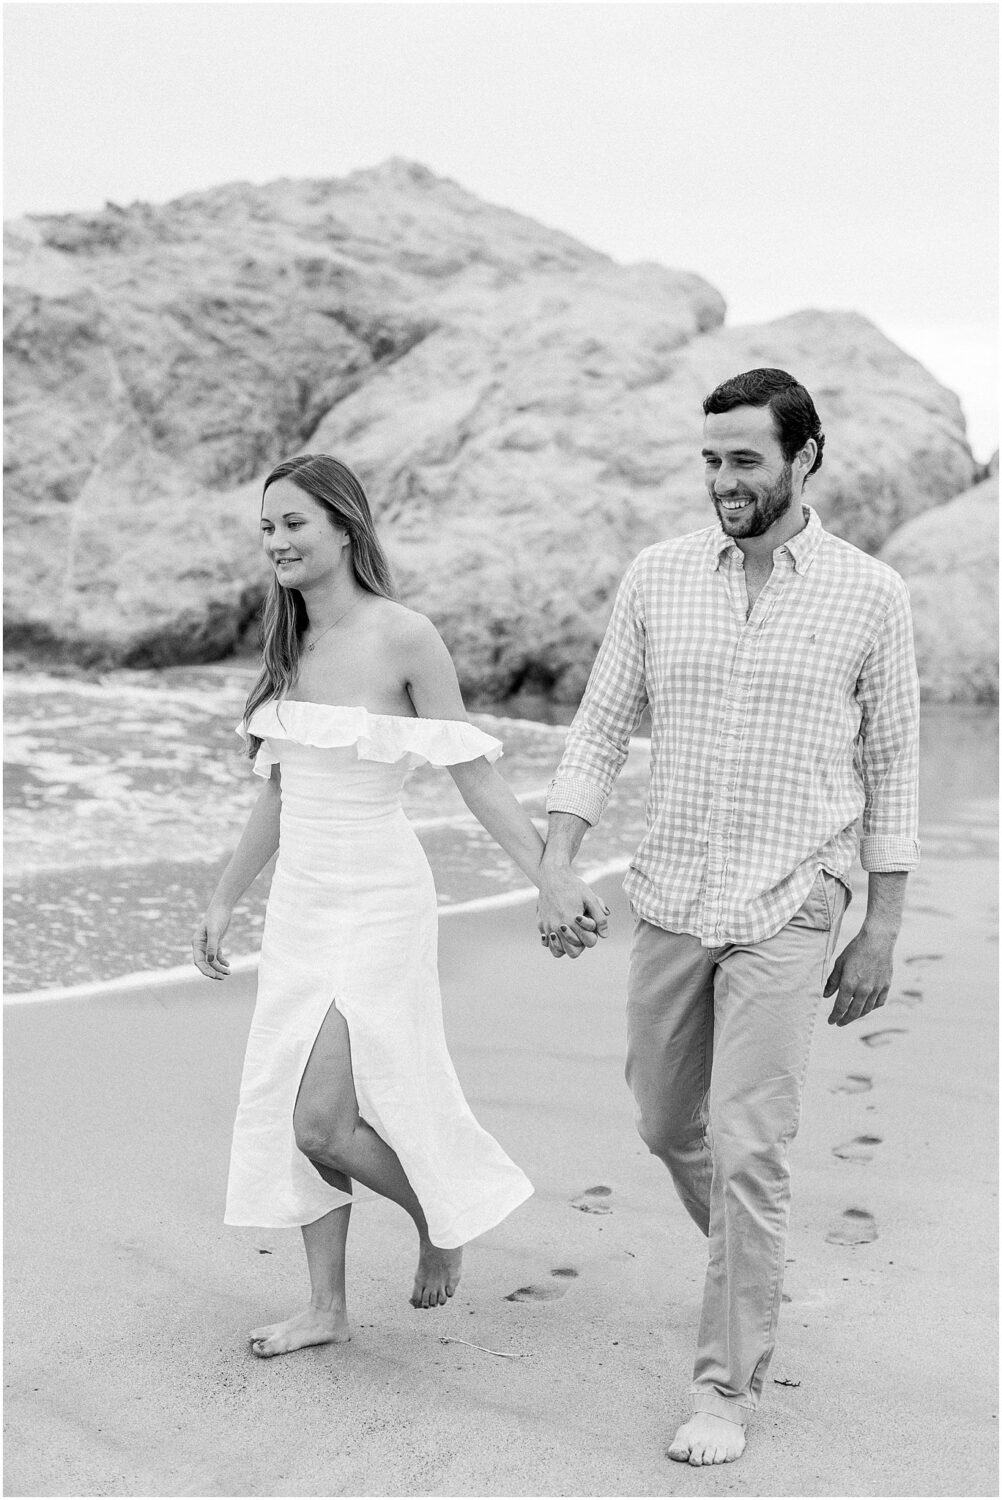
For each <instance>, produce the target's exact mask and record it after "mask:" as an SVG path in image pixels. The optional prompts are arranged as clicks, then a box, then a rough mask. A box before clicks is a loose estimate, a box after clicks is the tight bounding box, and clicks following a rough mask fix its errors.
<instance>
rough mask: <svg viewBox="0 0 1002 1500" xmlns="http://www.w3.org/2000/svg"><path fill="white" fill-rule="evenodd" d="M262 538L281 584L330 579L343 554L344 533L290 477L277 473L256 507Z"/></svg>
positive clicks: (306, 586) (311, 583) (315, 583)
mask: <svg viewBox="0 0 1002 1500" xmlns="http://www.w3.org/2000/svg"><path fill="white" fill-rule="evenodd" d="M261 544H262V546H263V547H264V550H265V554H266V556H267V557H268V558H269V560H270V562H271V565H272V567H273V568H274V569H275V577H276V578H277V579H278V581H279V583H280V584H281V585H282V587H283V588H288V589H309V588H316V587H322V586H323V585H324V584H325V583H330V582H333V580H334V578H335V577H336V575H337V571H338V569H339V568H341V567H343V565H344V562H345V561H346V558H345V556H344V552H345V548H346V547H347V545H348V533H347V531H346V530H345V528H344V527H343V526H338V525H337V523H336V522H335V521H333V520H332V519H331V513H330V511H329V510H328V509H327V507H326V506H325V505H321V503H320V501H319V500H314V498H313V496H312V495H308V494H307V493H306V491H305V490H301V489H300V488H299V486H298V485H296V484H293V482H292V480H291V479H276V480H275V482H274V484H270V485H269V486H268V488H267V490H266V491H265V496H264V504H263V505H262V507H261Z"/></svg>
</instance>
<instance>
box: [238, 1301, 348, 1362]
mask: <svg viewBox="0 0 1002 1500" xmlns="http://www.w3.org/2000/svg"><path fill="white" fill-rule="evenodd" d="M248 1337H249V1338H250V1346H251V1353H252V1354H256V1355H257V1357H258V1359H271V1358H272V1357H273V1356H274V1355H276V1354H291V1353H292V1351H293V1349H305V1348H307V1347H308V1346H309V1345H310V1344H346V1343H347V1342H348V1340H349V1339H350V1338H351V1333H350V1332H349V1329H348V1319H347V1316H346V1314H345V1311H344V1308H336V1307H335V1308H331V1309H330V1311H327V1312H321V1311H320V1310H319V1309H318V1308H315V1307H308V1308H307V1309H306V1311H305V1312H301V1313H296V1315H295V1316H294V1317H292V1318H287V1319H286V1321H285V1322H284V1323H269V1324H268V1325H267V1327H265V1328H255V1329H254V1330H253V1331H252V1332H251V1333H250V1334H249V1335H248Z"/></svg>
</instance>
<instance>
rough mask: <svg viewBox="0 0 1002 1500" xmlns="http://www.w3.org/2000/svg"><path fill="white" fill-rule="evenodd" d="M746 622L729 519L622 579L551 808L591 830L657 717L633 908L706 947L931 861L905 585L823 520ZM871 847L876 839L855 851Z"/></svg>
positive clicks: (746, 937) (777, 924)
mask: <svg viewBox="0 0 1002 1500" xmlns="http://www.w3.org/2000/svg"><path fill="white" fill-rule="evenodd" d="M804 513H805V516H806V518H807V525H806V526H805V527H804V529H803V530H802V531H800V532H798V533H797V535H796V536H794V537H792V538H791V539H790V541H788V542H787V543H786V545H785V546H783V547H780V548H778V549H777V550H776V551H775V552H774V553H773V570H772V574H771V575H770V577H769V580H768V582H767V583H766V584H765V586H764V588H763V589H762V591H761V593H760V594H759V596H758V598H757V599H756V601H755V604H754V607H753V608H752V610H751V612H750V613H749V611H748V596H747V591H746V588H745V577H744V558H743V555H742V553H741V550H740V548H739V547H737V546H736V545H735V544H734V542H733V541H732V540H731V539H730V538H729V537H728V536H727V535H726V534H725V533H724V531H723V529H722V528H721V527H720V526H719V525H715V526H711V527H708V528H707V529H706V530H704V531H696V532H692V533H691V534H690V535H688V536H683V537H679V538H678V539H676V540H672V541H667V542H660V543H658V544H656V545H655V546H653V547H648V548H647V549H646V550H645V551H644V552H641V554H640V556H639V557H638V558H636V559H635V561H634V562H633V563H632V564H631V566H630V568H629V569H628V571H627V573H626V576H625V578H624V579H623V582H622V584H621V585H620V589H619V593H618V595H617V598H616V603H615V607H614V609H613V613H612V618H611V620H610V622H609V628H608V630H607V631H606V635H605V639H604V641H603V642H602V647H601V649H600V651H599V654H598V657H597V659H596V661H595V666H594V668H593V670H592V674H591V677H590V678H589V681H588V687H587V689H586V691H585V695H584V698H583V699H582V702H581V706H580V708H579V709H578V712H577V715H576V716H575V718H574V721H573V723H572V724H571V727H570V730H569V732H568V736H567V746H566V749H565V751H564V756H563V759H562V760H561V762H560V766H559V769H558V771H557V774H556V777H555V778H554V780H553V781H552V782H551V783H550V787H549V793H548V797H547V809H548V810H549V811H551V812H570V813H577V814H578V815H579V816H581V817H583V818H585V819H587V821H588V822H589V823H597V822H598V820H599V818H600V816H601V814H602V809H603V808H604V806H605V803H606V801H607V799H608V796H609V793H610V791H611V790H612V786H613V783H614V781H615V779H616V776H617V774H618V772H619V770H620V768H621V767H622V764H623V762H624V760H625V759H626V755H627V752H628V749H629V739H630V735H631V733H632V732H633V731H634V730H635V729H636V727H637V724H638V722H639V720H640V716H641V714H642V712H643V710H644V708H645V707H646V706H647V704H648V703H649V704H650V709H651V763H650V772H651V781H650V791H649V795H648V799H647V832H646V834H645V836H644V838H643V840H642V841H641V844H640V847H639V848H638V849H637V851H636V853H635V854H634V856H633V859H632V861H631V864H630V869H629V873H628V875H627V878H626V881H625V888H626V891H627V894H628V895H629V897H630V900H631V903H632V905H633V907H634V910H635V911H636V912H637V914H638V915H639V916H641V917H644V918H645V919H646V920H647V921H649V922H652V923H654V924H655V925H657V926H659V927H664V928H666V929H668V930H669V931H671V932H687V933H691V934H693V935H694V936H695V937H698V938H699V939H700V941H701V942H702V943H703V944H704V946H706V947H716V946H721V945H723V944H726V943H740V942H758V941H760V940H761V939H763V938H766V937H771V936H772V935H773V934H774V933H776V932H778V931H779V930H780V928H781V927H783V926H785V924H786V923H787V922H788V921H789V920H790V918H791V917H792V916H793V915H794V913H795V912H796V911H797V910H798V909H799V907H800V906H802V905H803V903H804V901H805V900H806V899H807V895H808V893H809V891H810V889H811V886H812V885H813V883H814V880H815V879H816V877H817V874H818V871H819V870H821V869H825V870H828V871H830V872H831V873H832V874H833V875H835V876H837V877H838V878H839V879H841V880H843V881H846V882H847V879H848V872H849V869H850V867H851V865H852V862H853V860H854V858H855V855H856V849H857V844H858V843H859V849H860V856H861V860H862V864H863V868H864V869H865V870H911V869H913V868H914V867H915V866H916V865H917V863H918V839H917V836H916V834H917V816H918V809H917V802H918V798H917V768H918V678H917V674H916V671H915V657H914V649H913V645H912V630H911V614H910V611H909V607H908V593H907V590H906V588H905V585H904V582H903V581H902V579H901V578H900V577H899V576H898V574H897V573H895V572H894V570H893V569H892V568H889V567H888V566H887V565H886V564H885V563H881V562H877V561H876V560H875V559H874V558H872V557H868V556H867V555H866V553H864V552H861V551H859V549H858V548H856V547H853V546H852V545H851V544H850V543H848V542H845V541H842V540H841V539H840V538H838V537H835V536H832V535H831V534H830V533H829V532H826V531H825V529H824V527H823V526H822V525H821V521H820V519H819V518H818V516H817V514H816V512H815V511H813V510H811V509H810V508H809V507H808V506H805V507H804ZM860 834H861V835H862V839H861V843H860Z"/></svg>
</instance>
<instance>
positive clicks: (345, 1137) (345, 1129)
mask: <svg viewBox="0 0 1002 1500" xmlns="http://www.w3.org/2000/svg"><path fill="white" fill-rule="evenodd" d="M357 1125H358V1115H357V1114H347V1113H344V1112H343V1111H338V1110H332V1109H331V1108H330V1105H329V1104H326V1105H320V1104H313V1103H311V1102H310V1100H308V1099H307V1100H300V1101H299V1103H298V1104H297V1105H296V1108H295V1111H294V1113H293V1116H292V1128H293V1131H294V1133H295V1137H296V1145H297V1146H298V1147H299V1150H300V1151H301V1152H302V1153H303V1155H304V1156H308V1157H309V1158H310V1160H311V1161H322V1162H324V1163H325V1164H326V1165H328V1166H334V1167H336V1166H338V1165H339V1164H340V1163H341V1161H342V1160H344V1159H345V1158H346V1157H348V1156H350V1155H351V1142H352V1137H353V1136H354V1134H355V1129H356V1127H357Z"/></svg>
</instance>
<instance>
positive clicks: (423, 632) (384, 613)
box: [373, 599, 439, 647]
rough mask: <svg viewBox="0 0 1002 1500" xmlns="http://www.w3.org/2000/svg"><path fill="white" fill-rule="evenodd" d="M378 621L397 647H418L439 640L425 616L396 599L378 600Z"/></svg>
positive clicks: (374, 616) (433, 627)
mask: <svg viewBox="0 0 1002 1500" xmlns="http://www.w3.org/2000/svg"><path fill="white" fill-rule="evenodd" d="M375 618H377V616H376V614H375V611H373V619H375ZM378 619H379V624H380V626H381V628H382V629H383V630H384V631H385V632H386V635H387V637H388V638H389V639H390V640H391V641H392V642H393V644H394V645H397V646H401V647H415V646H417V647H420V646H422V645H425V644H427V643H428V642H431V641H435V640H438V639H439V634H438V630H437V629H436V627H435V626H434V624H433V623H432V621H431V620H429V618H428V616H427V615H423V614H421V612H420V610H417V609H411V608H409V606H408V605H406V604H401V603H399V601H398V600H396V599H380V601H379V616H378Z"/></svg>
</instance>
